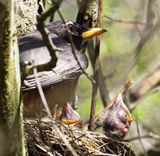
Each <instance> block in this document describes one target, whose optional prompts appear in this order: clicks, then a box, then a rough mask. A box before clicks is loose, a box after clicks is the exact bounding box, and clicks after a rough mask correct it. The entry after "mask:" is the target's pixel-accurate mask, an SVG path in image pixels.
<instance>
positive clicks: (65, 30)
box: [47, 21, 106, 44]
mask: <svg viewBox="0 0 160 156" xmlns="http://www.w3.org/2000/svg"><path fill="white" fill-rule="evenodd" d="M47 28H48V29H49V30H50V31H51V32H53V33H55V34H57V35H58V36H59V37H61V38H63V39H65V40H66V41H67V42H70V39H69V36H71V37H72V39H73V42H74V43H75V44H77V43H76V42H78V43H79V42H81V43H82V42H83V43H84V42H86V41H87V40H88V39H90V38H92V37H95V36H99V35H101V34H103V33H104V32H106V30H105V29H104V28H90V29H86V28H83V27H82V26H81V25H79V24H78V23H76V22H73V21H67V22H66V23H63V22H62V21H57V22H54V24H52V23H50V24H48V26H47Z"/></svg>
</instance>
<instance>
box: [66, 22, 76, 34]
mask: <svg viewBox="0 0 160 156" xmlns="http://www.w3.org/2000/svg"><path fill="white" fill-rule="evenodd" d="M68 29H69V31H70V33H73V34H74V33H75V32H76V30H75V26H74V25H73V24H68Z"/></svg>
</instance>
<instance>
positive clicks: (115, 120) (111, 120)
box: [103, 94, 133, 139]
mask: <svg viewBox="0 0 160 156" xmlns="http://www.w3.org/2000/svg"><path fill="white" fill-rule="evenodd" d="M132 120H133V119H132V115H131V114H130V112H129V110H128V108H127V107H126V106H125V104H124V103H123V100H122V96H121V94H120V95H118V97H117V98H116V100H115V101H114V103H113V105H112V106H111V108H110V109H109V110H108V115H107V117H106V118H105V120H104V122H103V130H104V132H105V134H106V135H107V136H110V137H113V138H117V139H122V138H124V137H125V136H126V134H127V133H128V130H129V127H130V124H131V122H132Z"/></svg>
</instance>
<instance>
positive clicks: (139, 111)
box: [54, 0, 160, 155]
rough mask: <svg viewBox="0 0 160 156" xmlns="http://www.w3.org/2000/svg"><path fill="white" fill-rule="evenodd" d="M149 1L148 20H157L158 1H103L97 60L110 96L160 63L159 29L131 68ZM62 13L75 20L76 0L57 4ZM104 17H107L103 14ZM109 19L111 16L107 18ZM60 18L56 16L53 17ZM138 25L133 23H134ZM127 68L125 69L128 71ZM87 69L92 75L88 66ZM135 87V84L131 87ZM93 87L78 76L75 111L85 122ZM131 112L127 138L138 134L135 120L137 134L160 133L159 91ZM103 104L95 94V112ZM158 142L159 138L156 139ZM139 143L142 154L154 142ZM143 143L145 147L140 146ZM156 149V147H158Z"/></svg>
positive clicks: (152, 140) (133, 144) (65, 0)
mask: <svg viewBox="0 0 160 156" xmlns="http://www.w3.org/2000/svg"><path fill="white" fill-rule="evenodd" d="M149 2H150V5H151V4H152V8H151V9H152V11H153V13H154V16H151V17H150V18H151V19H149V20H150V21H152V22H153V23H156V22H157V21H158V20H159V17H160V1H159V0H152V1H151V0H141V1H140V0H104V8H103V14H104V17H103V27H104V28H106V29H107V30H108V32H107V33H105V34H103V35H102V36H101V51H100V62H101V66H102V70H103V74H104V76H106V77H107V76H108V75H109V74H110V73H113V74H112V76H110V77H109V78H106V85H107V87H108V90H109V95H110V97H111V99H112V98H113V97H114V96H115V95H116V94H117V93H118V92H119V91H120V89H121V88H122V86H123V85H124V84H125V82H126V81H127V80H129V79H130V80H133V81H134V85H136V84H138V82H140V80H141V79H142V78H144V77H145V76H146V75H147V74H149V73H151V72H152V71H153V70H154V69H155V68H156V67H157V66H158V65H159V64H160V52H159V49H160V44H159V43H160V39H159V37H160V31H157V32H156V34H155V35H153V36H152V37H151V38H150V39H149V40H148V41H147V42H146V44H145V45H144V47H143V48H142V50H141V51H140V55H139V56H138V57H137V59H136V64H135V65H134V66H133V68H132V69H131V70H130V67H131V58H132V57H133V55H134V50H135V48H136V46H137V44H138V43H139V42H140V41H141V39H142V35H143V31H144V29H145V26H146V22H147V9H148V8H147V7H148V4H149ZM60 9H61V11H62V12H63V16H64V17H65V18H66V19H69V20H73V21H74V20H75V19H76V16H77V12H78V5H77V1H76V0H64V2H63V3H62V6H61V7H60ZM106 16H107V17H106ZM109 18H111V19H109ZM58 19H60V18H59V17H58V15H56V17H55V19H54V20H58ZM135 21H136V22H138V23H139V24H136V22H135ZM127 71H128V72H127ZM87 72H88V73H90V75H92V68H91V66H89V68H88V69H87ZM133 87H134V86H133ZM91 93H92V86H91V83H90V81H89V80H88V79H87V78H86V76H81V78H80V81H79V85H78V87H77V95H78V97H79V100H78V112H79V113H80V115H81V117H82V119H83V120H84V121H86V120H88V119H89V113H90V103H91V95H92V94H91ZM136 105H137V107H136V109H135V110H134V112H133V117H134V122H133V124H132V126H131V129H130V133H129V135H128V138H130V137H134V136H137V135H138V133H137V126H136V121H138V124H139V130H140V135H145V134H148V133H149V132H153V133H155V134H158V135H160V121H159V119H160V92H159V90H158V91H154V90H152V91H151V92H149V93H148V94H147V95H146V96H145V97H143V98H142V99H140V100H139V101H137V102H136ZM102 108H103V105H102V102H101V99H100V96H99V94H98V100H97V113H98V112H99V111H100V110H102ZM158 141H160V139H159V140H158ZM142 142H143V145H142V144H141V142H140V141H139V140H138V141H133V142H131V143H132V146H133V147H134V148H135V152H136V154H140V153H141V154H142V155H144V153H145V151H144V149H145V150H146V151H147V150H149V149H152V148H153V144H155V143H157V140H156V141H155V140H154V139H142ZM143 146H144V147H143ZM158 149H159V148H158Z"/></svg>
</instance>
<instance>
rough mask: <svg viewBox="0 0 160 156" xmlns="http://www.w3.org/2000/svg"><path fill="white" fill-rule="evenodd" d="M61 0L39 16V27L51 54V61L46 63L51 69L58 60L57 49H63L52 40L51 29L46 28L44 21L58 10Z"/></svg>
mask: <svg viewBox="0 0 160 156" xmlns="http://www.w3.org/2000/svg"><path fill="white" fill-rule="evenodd" d="M61 2H62V0H59V1H58V2H56V3H55V4H54V6H53V7H52V8H50V9H49V10H48V11H47V12H45V13H43V14H42V15H41V16H40V17H37V21H38V24H37V28H38V30H39V31H40V32H41V34H42V38H43V40H44V42H45V44H46V47H47V49H48V51H49V53H50V56H51V60H50V62H49V63H48V64H47V65H46V66H48V67H49V68H50V69H51V68H53V67H55V66H56V62H57V56H56V51H61V50H60V49H58V48H57V47H56V46H55V45H54V43H53V42H52V39H51V38H50V36H49V31H48V30H47V29H46V28H45V25H44V22H45V20H46V19H47V18H48V17H49V16H50V15H53V14H54V13H55V12H56V10H57V9H58V8H59V7H60V4H61Z"/></svg>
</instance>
